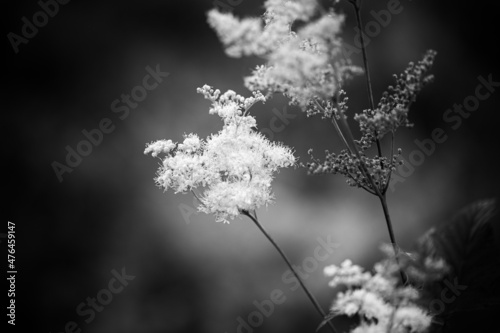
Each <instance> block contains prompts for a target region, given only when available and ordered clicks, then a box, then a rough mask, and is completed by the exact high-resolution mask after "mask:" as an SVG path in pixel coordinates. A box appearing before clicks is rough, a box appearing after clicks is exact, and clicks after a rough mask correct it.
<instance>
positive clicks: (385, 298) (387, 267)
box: [324, 260, 431, 333]
mask: <svg viewBox="0 0 500 333" xmlns="http://www.w3.org/2000/svg"><path fill="white" fill-rule="evenodd" d="M374 270H375V273H374V274H372V273H370V272H364V270H363V268H361V267H360V266H357V265H353V264H352V262H351V261H350V260H345V261H344V262H343V263H342V264H341V265H340V267H338V266H335V265H332V266H328V267H326V268H325V270H324V273H325V275H326V276H329V277H331V278H332V280H331V282H330V286H331V287H336V286H339V285H344V286H346V287H347V290H346V291H345V292H339V293H338V294H337V298H336V299H335V301H334V303H333V305H332V308H331V311H332V313H333V314H335V315H347V316H349V317H351V316H355V315H358V316H359V318H360V325H359V326H358V327H356V328H355V329H353V330H352V331H351V333H387V332H389V333H410V332H411V333H417V332H425V331H426V330H427V328H428V327H429V326H430V324H431V316H430V315H429V314H427V313H426V312H425V311H424V310H422V309H421V308H420V307H418V306H417V304H416V300H417V299H418V297H419V294H418V291H417V290H416V289H415V288H413V287H411V286H398V279H397V278H396V276H397V275H396V274H397V272H398V271H399V266H398V265H397V264H396V263H395V262H393V261H391V260H385V261H382V262H380V263H377V264H376V265H375V267H374Z"/></svg>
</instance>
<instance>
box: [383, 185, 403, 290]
mask: <svg viewBox="0 0 500 333" xmlns="http://www.w3.org/2000/svg"><path fill="white" fill-rule="evenodd" d="M379 199H380V203H381V204H382V209H383V210H384V217H385V221H386V224H387V230H389V237H390V238H391V243H392V248H393V249H394V258H396V263H397V264H398V266H399V274H400V275H401V281H402V282H403V284H406V277H405V274H404V273H403V269H402V268H401V265H400V264H399V257H398V255H399V249H398V245H397V243H396V237H395V236H394V231H393V230H392V223H391V215H390V214H389V208H387V199H386V197H385V194H384V195H380V196H379Z"/></svg>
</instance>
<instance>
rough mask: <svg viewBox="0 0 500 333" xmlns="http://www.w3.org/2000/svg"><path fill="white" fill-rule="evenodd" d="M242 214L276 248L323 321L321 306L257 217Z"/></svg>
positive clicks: (331, 326)
mask: <svg viewBox="0 0 500 333" xmlns="http://www.w3.org/2000/svg"><path fill="white" fill-rule="evenodd" d="M242 213H243V214H244V215H246V216H248V217H249V218H250V219H251V220H252V221H253V222H254V223H255V225H256V226H257V227H258V228H259V229H260V231H262V233H263V234H264V236H266V238H267V239H268V240H269V241H270V242H271V244H273V246H274V247H275V248H276V250H277V251H278V253H279V254H280V255H281V257H282V258H283V260H284V261H285V263H286V264H287V266H288V268H290V270H291V271H292V273H293V275H295V277H296V278H297V280H298V281H299V283H300V286H301V287H302V289H303V290H304V292H305V293H306V295H307V297H309V299H310V300H311V302H312V304H313V305H314V307H315V308H316V310H317V311H318V313H319V314H320V315H321V317H322V318H323V319H324V318H325V317H326V314H325V312H324V311H323V309H322V308H321V306H320V305H319V303H318V301H317V300H316V298H315V297H314V296H313V294H311V292H310V291H309V289H307V287H306V285H305V284H304V281H302V279H301V277H300V276H299V274H298V273H297V271H296V270H295V268H294V267H293V265H292V263H291V262H290V260H289V259H288V257H287V256H286V254H285V253H284V252H283V250H282V249H281V248H280V247H279V245H278V244H277V243H276V242H275V241H274V239H273V238H272V237H271V235H269V233H268V232H267V231H266V230H265V229H264V227H263V226H262V224H260V223H259V220H258V219H257V215H255V217H254V216H252V214H250V212H248V211H243V212H242ZM328 325H329V327H330V329H331V330H332V332H333V333H337V331H336V330H335V327H334V326H333V324H332V323H331V322H330V321H328Z"/></svg>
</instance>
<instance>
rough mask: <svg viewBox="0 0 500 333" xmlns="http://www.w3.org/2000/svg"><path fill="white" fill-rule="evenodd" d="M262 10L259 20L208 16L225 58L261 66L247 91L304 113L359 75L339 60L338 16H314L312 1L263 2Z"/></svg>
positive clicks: (218, 14) (248, 79) (341, 19)
mask: <svg viewBox="0 0 500 333" xmlns="http://www.w3.org/2000/svg"><path fill="white" fill-rule="evenodd" d="M264 6H265V9H266V11H265V13H264V15H263V16H262V20H260V19H258V18H245V19H237V18H236V17H234V15H232V14H231V13H221V12H219V11H217V10H215V9H214V10H211V11H210V12H209V13H208V22H209V24H210V25H211V26H212V28H214V29H215V31H216V33H217V35H218V36H219V38H220V39H221V41H222V43H223V44H224V46H225V49H226V53H227V54H228V55H229V56H233V57H241V56H243V55H245V56H248V55H257V56H260V57H263V58H264V59H265V60H266V63H265V64H263V65H259V66H257V68H256V69H255V70H254V71H253V73H252V75H250V76H249V77H246V78H245V86H246V87H247V88H248V89H250V90H251V91H256V90H260V91H265V92H266V93H267V95H270V94H272V93H276V92H277V93H282V94H283V95H285V96H286V97H288V98H289V99H290V103H291V104H293V105H299V106H300V107H301V108H302V109H303V110H307V108H308V106H309V104H310V103H311V102H312V101H313V100H314V99H316V98H320V99H325V100H327V99H329V98H331V97H333V96H334V95H335V92H336V91H337V90H338V89H339V87H340V85H341V84H342V82H343V81H344V80H346V79H348V78H350V77H351V76H352V75H353V74H355V73H359V72H360V71H359V70H358V69H357V68H356V67H354V66H351V64H350V62H349V61H348V60H346V59H344V57H343V56H342V52H341V45H342V43H341V39H340V38H339V37H338V35H339V33H340V31H341V26H342V24H343V23H344V16H343V15H340V14H337V13H335V12H334V11H333V10H330V11H328V12H322V13H319V12H320V11H319V9H318V2H317V1H316V0H268V1H266V2H265V4H264ZM296 22H298V23H299V24H296Z"/></svg>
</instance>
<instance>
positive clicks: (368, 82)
mask: <svg viewBox="0 0 500 333" xmlns="http://www.w3.org/2000/svg"><path fill="white" fill-rule="evenodd" d="M350 2H351V4H352V6H353V7H354V12H355V13H356V22H357V23H358V29H359V39H360V42H361V53H362V55H363V67H364V68H365V73H366V90H367V91H368V100H369V101H370V108H371V109H372V110H375V102H374V101H373V90H372V79H371V76H370V68H369V67H368V57H367V56H366V48H365V39H364V37H363V22H362V21H361V10H360V7H359V6H358V4H357V1H350ZM375 139H376V140H375V142H376V143H377V152H378V156H380V157H382V147H381V146H380V140H379V138H378V134H377V131H375ZM381 166H382V168H383V167H384V166H383V165H382V163H381Z"/></svg>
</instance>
